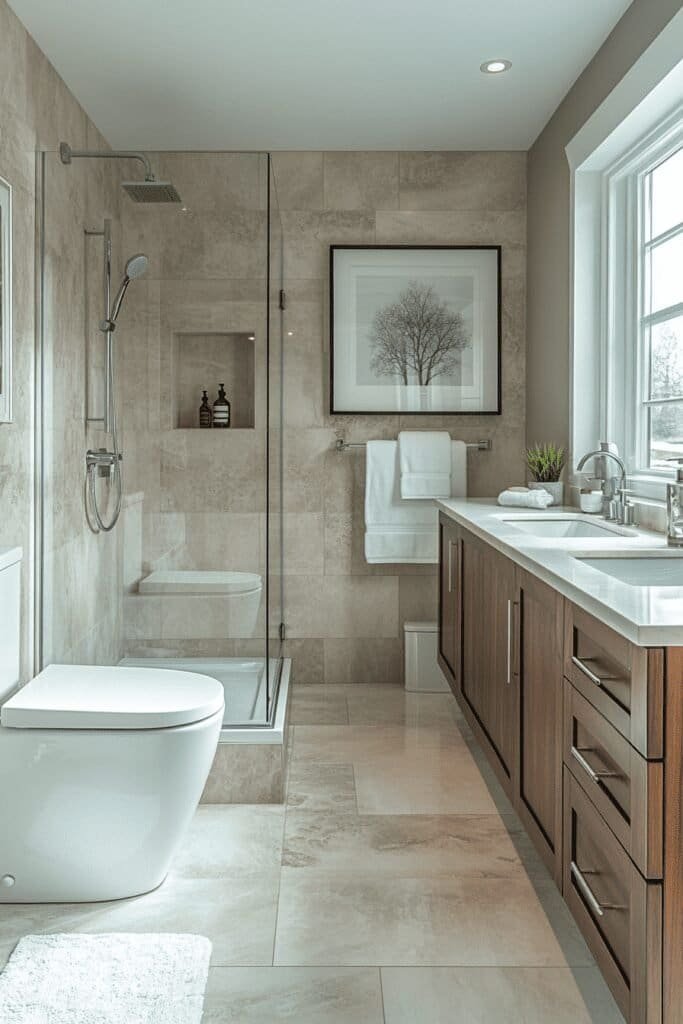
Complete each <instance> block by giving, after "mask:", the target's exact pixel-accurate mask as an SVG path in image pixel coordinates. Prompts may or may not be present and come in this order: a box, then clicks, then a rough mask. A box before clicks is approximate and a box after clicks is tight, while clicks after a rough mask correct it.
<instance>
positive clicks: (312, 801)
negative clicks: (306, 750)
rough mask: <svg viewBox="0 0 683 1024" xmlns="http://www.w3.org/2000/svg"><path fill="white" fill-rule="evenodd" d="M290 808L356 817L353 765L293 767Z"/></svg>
mask: <svg viewBox="0 0 683 1024" xmlns="http://www.w3.org/2000/svg"><path fill="white" fill-rule="evenodd" d="M287 808H288V811H289V809H290V808H291V809H293V808H296V809H300V810H306V811H336V812H337V813H340V812H347V813H351V814H355V813H356V810H357V808H356V784H355V781H354V774H353V765H351V764H307V763H305V762H304V763H301V762H298V763H295V764H292V765H291V766H290V769H289V775H288V779H287Z"/></svg>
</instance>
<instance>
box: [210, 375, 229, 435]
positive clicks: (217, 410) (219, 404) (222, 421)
mask: <svg viewBox="0 0 683 1024" xmlns="http://www.w3.org/2000/svg"><path fill="white" fill-rule="evenodd" d="M213 425H214V427H229V426H230V402H229V401H228V399H227V398H226V396H225V384H219V385H218V398H217V399H216V401H215V402H214V403H213Z"/></svg>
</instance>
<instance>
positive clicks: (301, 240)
mask: <svg viewBox="0 0 683 1024" xmlns="http://www.w3.org/2000/svg"><path fill="white" fill-rule="evenodd" d="M282 224H283V228H284V243H285V254H284V259H285V264H284V265H285V274H286V276H287V277H309V278H316V279H318V280H321V279H322V278H323V277H324V276H326V275H327V273H328V268H329V246H330V245H332V244H337V245H341V244H344V243H346V244H352V245H356V244H358V245H361V244H363V243H369V242H374V241H375V215H374V213H357V212H355V211H349V210H326V211H325V212H324V213H312V212H307V211H300V210H294V211H288V210H285V211H283V213H282Z"/></svg>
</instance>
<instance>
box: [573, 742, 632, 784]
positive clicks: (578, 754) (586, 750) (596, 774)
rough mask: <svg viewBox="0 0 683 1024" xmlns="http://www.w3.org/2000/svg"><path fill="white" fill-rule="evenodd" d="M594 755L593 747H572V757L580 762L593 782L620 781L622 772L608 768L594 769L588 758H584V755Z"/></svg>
mask: <svg viewBox="0 0 683 1024" xmlns="http://www.w3.org/2000/svg"><path fill="white" fill-rule="evenodd" d="M592 753H594V751H593V748H592V747H572V748H571V755H572V757H573V758H574V760H575V761H578V763H579V764H580V765H581V767H582V768H583V770H584V771H585V772H586V774H587V775H589V776H590V777H591V779H592V780H593V782H600V779H618V778H619V776H620V775H621V772H613V771H609V770H608V769H607V768H593V767H592V765H590V764H589V763H588V761H587V760H586V758H585V757H584V756H583V755H584V754H592Z"/></svg>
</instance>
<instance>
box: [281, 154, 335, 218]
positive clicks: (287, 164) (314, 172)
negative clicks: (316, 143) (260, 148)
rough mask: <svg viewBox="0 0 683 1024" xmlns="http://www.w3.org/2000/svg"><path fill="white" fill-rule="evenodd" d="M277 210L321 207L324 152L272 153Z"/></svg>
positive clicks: (315, 208)
mask: <svg viewBox="0 0 683 1024" xmlns="http://www.w3.org/2000/svg"><path fill="white" fill-rule="evenodd" d="M272 159H273V171H274V175H275V181H276V185H277V204H278V207H279V209H280V210H322V208H323V154H322V153H273V157H272Z"/></svg>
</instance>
